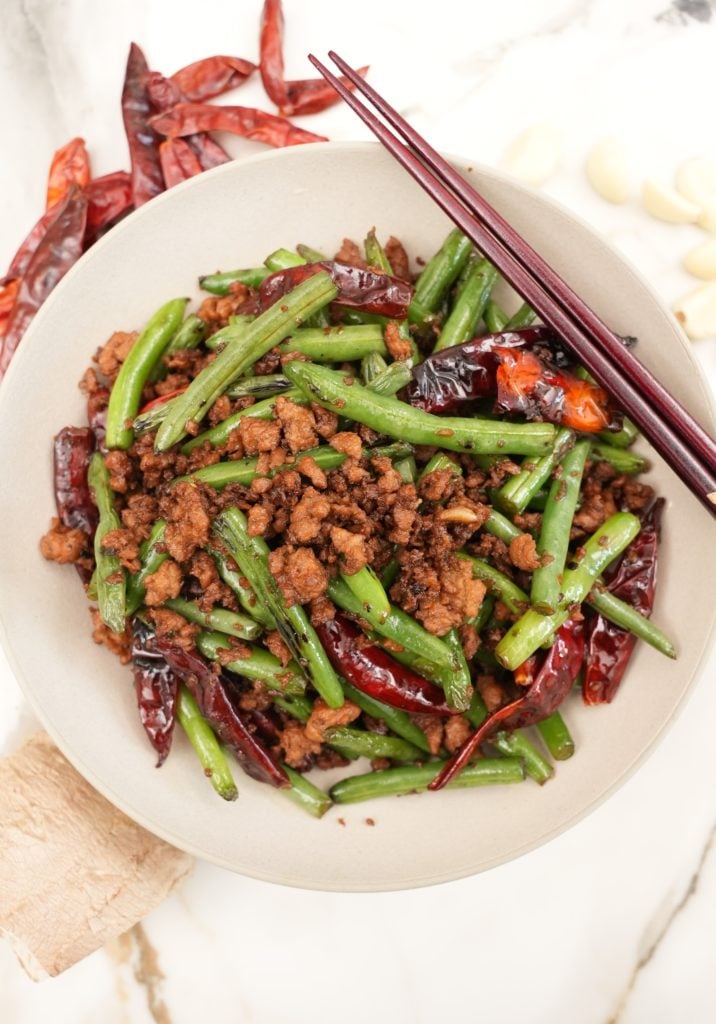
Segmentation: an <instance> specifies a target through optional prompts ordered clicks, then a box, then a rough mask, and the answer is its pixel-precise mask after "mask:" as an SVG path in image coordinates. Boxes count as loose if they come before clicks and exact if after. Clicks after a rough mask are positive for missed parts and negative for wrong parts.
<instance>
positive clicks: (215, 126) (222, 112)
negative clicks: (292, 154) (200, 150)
mask: <svg viewBox="0 0 716 1024" xmlns="http://www.w3.org/2000/svg"><path fill="white" fill-rule="evenodd" d="M150 123H151V125H152V128H154V129H155V130H156V131H158V132H160V133H161V134H162V135H168V136H169V137H172V138H173V137H175V136H177V135H194V134H195V133H197V132H231V133H232V134H234V135H241V136H242V137H243V138H245V139H253V140H254V141H256V142H265V143H266V144H267V145H268V146H279V147H280V146H298V145H301V144H302V143H305V142H326V141H327V140H326V137H325V135H316V134H315V133H314V132H307V131H306V130H305V129H303V128H298V127H297V126H296V125H295V124H291V122H290V121H287V120H286V118H285V117H279V116H278V115H277V114H267V113H266V111H264V110H257V109H256V108H255V107H228V106H227V107H214V106H212V105H211V104H210V103H179V104H178V105H177V106H176V107H172V109H171V110H168V111H167V112H166V113H163V114H157V116H156V117H153V118H152V119H151V122H150Z"/></svg>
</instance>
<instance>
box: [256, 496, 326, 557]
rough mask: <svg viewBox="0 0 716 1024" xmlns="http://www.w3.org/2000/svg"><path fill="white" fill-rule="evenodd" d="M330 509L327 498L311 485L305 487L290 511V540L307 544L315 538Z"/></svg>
mask: <svg viewBox="0 0 716 1024" xmlns="http://www.w3.org/2000/svg"><path fill="white" fill-rule="evenodd" d="M255 507H256V506H254V508H255ZM330 511H331V503H330V501H329V500H328V498H327V497H325V496H324V495H323V494H319V492H318V491H316V490H314V488H313V487H307V488H306V489H305V491H304V492H303V495H302V496H301V500H300V501H299V503H298V504H297V505H296V507H295V508H294V510H293V512H292V513H291V523H290V527H289V531H290V537H291V540H293V541H294V542H295V543H296V544H307V543H308V542H309V541H312V540H315V539H316V537H317V536H318V534H319V533H320V531H321V524H322V522H323V520H324V519H326V517H327V516H328V515H329V514H330ZM264 532H265V531H264Z"/></svg>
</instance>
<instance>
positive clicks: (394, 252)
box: [384, 235, 410, 281]
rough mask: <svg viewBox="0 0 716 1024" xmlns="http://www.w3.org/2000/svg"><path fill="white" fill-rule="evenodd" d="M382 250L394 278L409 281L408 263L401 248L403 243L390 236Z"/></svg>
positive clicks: (406, 255)
mask: <svg viewBox="0 0 716 1024" xmlns="http://www.w3.org/2000/svg"><path fill="white" fill-rule="evenodd" d="M384 248H385V255H386V256H387V258H388V263H390V266H391V269H392V271H393V274H394V276H395V277H400V278H402V279H403V280H404V281H409V280H410V261H409V260H408V254H407V252H406V251H405V249H404V247H403V243H402V242H401V241H399V240H398V239H397V238H395V237H394V236H393V235H391V236H390V238H389V239H388V241H387V242H386V243H385V246H384Z"/></svg>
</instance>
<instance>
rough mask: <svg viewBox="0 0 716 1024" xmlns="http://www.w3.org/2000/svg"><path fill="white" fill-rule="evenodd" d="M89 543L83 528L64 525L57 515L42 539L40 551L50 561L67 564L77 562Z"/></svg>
mask: <svg viewBox="0 0 716 1024" xmlns="http://www.w3.org/2000/svg"><path fill="white" fill-rule="evenodd" d="M87 544H88V540H87V536H86V535H85V534H84V533H83V532H82V530H77V529H70V528H69V527H67V526H63V525H62V523H61V522H60V520H59V519H58V518H57V517H55V518H53V520H52V525H51V527H50V529H49V530H48V531H47V533H46V534H45V535H44V537H42V538H41V540H40V551H41V553H42V557H43V558H46V559H47V560H48V562H58V563H59V564H60V565H67V564H68V563H70V562H76V561H77V559H78V558H80V557H81V556H82V554H83V552H84V551H85V550H86V549H87Z"/></svg>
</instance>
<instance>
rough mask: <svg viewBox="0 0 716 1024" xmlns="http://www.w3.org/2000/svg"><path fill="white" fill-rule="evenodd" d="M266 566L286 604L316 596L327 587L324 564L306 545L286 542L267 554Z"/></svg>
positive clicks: (308, 599) (301, 602) (304, 600)
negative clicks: (300, 546)
mask: <svg viewBox="0 0 716 1024" xmlns="http://www.w3.org/2000/svg"><path fill="white" fill-rule="evenodd" d="M269 569H270V570H271V573H272V574H273V576H274V577H275V578H276V582H277V583H278V585H279V588H280V590H281V593H282V594H283V597H284V600H285V601H286V604H287V605H288V606H289V607H291V605H294V604H306V603H307V602H308V601H310V600H311V599H312V598H314V597H320V596H321V594H323V593H325V591H326V588H327V586H328V574H327V573H326V570H325V567H324V566H323V565H321V563H320V562H319V561H318V559H317V558H316V556H315V554H314V553H313V551H311V549H310V548H294V547H293V546H292V545H289V544H284V545H283V547H280V548H276V549H275V551H272V552H271V554H270V555H269Z"/></svg>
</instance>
